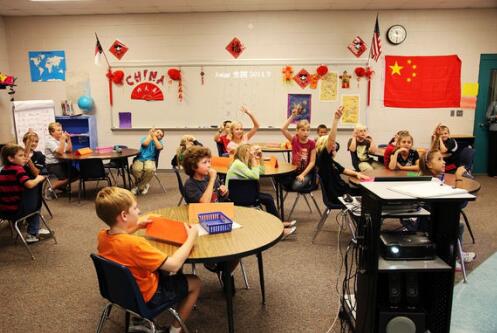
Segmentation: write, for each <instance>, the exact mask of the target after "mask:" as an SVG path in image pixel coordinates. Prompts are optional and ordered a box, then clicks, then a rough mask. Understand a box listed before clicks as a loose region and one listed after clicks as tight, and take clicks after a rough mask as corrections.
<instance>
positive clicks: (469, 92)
mask: <svg viewBox="0 0 497 333" xmlns="http://www.w3.org/2000/svg"><path fill="white" fill-rule="evenodd" d="M0 81H1V80H0ZM461 95H463V96H468V97H469V96H478V82H474V83H472V82H467V83H463V85H462V93H461Z"/></svg>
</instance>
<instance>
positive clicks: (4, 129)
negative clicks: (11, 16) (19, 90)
mask: <svg viewBox="0 0 497 333" xmlns="http://www.w3.org/2000/svg"><path fill="white" fill-rule="evenodd" d="M7 49H8V45H7V40H6V38H5V24H4V19H3V17H1V16H0V72H2V73H6V74H10V68H9V57H8V53H7ZM8 91H9V89H5V90H0V143H6V142H9V141H11V140H13V139H14V135H13V131H12V121H11V119H12V108H11V106H10V95H9V94H8V93H7V92H8Z"/></svg>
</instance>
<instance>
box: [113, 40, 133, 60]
mask: <svg viewBox="0 0 497 333" xmlns="http://www.w3.org/2000/svg"><path fill="white" fill-rule="evenodd" d="M128 50H129V49H128V47H127V46H126V45H124V44H123V43H122V42H120V41H119V40H117V39H116V40H115V41H114V43H112V45H111V46H110V48H109V52H110V53H112V54H113V55H114V57H116V58H117V59H119V60H121V58H122V57H123V56H124V55H125V54H126V52H128Z"/></svg>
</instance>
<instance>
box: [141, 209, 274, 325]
mask: <svg viewBox="0 0 497 333" xmlns="http://www.w3.org/2000/svg"><path fill="white" fill-rule="evenodd" d="M149 213H152V214H159V215H161V216H164V217H167V218H170V219H174V220H177V221H181V222H185V223H188V206H186V205H183V206H180V207H172V208H163V209H157V210H155V211H152V212H149ZM234 221H235V222H236V223H238V224H240V225H241V226H242V227H241V228H238V229H234V230H233V231H232V232H228V233H221V234H216V235H206V236H199V237H198V238H197V240H196V242H195V246H194V247H193V250H192V251H191V253H190V255H189V256H188V259H187V260H186V262H188V263H218V264H220V265H221V266H225V267H226V265H227V263H228V261H232V260H237V259H240V258H243V257H246V256H250V255H254V254H255V255H256V256H257V262H258V266H259V280H260V285H261V293H262V303H263V304H264V303H265V298H266V295H265V289H264V266H263V261H262V251H264V250H266V249H268V248H270V247H272V246H273V245H275V244H276V243H277V242H278V241H279V240H280V238H281V237H282V236H283V224H282V223H281V221H280V220H279V219H278V218H276V217H274V216H273V215H270V214H268V213H266V212H264V211H261V210H257V209H255V208H246V207H238V206H235V218H234ZM137 234H141V235H143V234H144V230H139V231H138V232H137ZM149 242H150V244H152V245H153V246H155V247H157V248H158V249H160V250H161V251H163V252H164V253H166V254H167V255H168V256H170V255H172V254H173V253H174V252H175V251H176V250H177V249H178V248H177V247H176V246H173V245H169V244H166V243H163V242H158V241H154V240H151V239H150V240H149ZM222 279H223V284H224V286H225V288H226V289H225V290H226V292H225V297H226V305H227V313H228V325H229V332H234V322H233V302H232V288H233V286H232V283H231V277H230V273H229V272H228V271H227V270H226V269H223V274H222Z"/></svg>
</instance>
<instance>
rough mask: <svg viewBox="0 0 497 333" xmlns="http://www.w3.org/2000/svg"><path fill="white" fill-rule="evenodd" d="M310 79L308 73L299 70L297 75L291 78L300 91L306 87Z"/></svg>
mask: <svg viewBox="0 0 497 333" xmlns="http://www.w3.org/2000/svg"><path fill="white" fill-rule="evenodd" d="M310 78H311V74H309V72H308V71H306V70H305V69H301V70H300V71H299V72H298V73H297V75H295V76H294V77H293V79H294V80H295V82H297V84H298V85H299V86H300V88H302V89H304V88H305V87H307V85H308V84H309V83H310Z"/></svg>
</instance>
